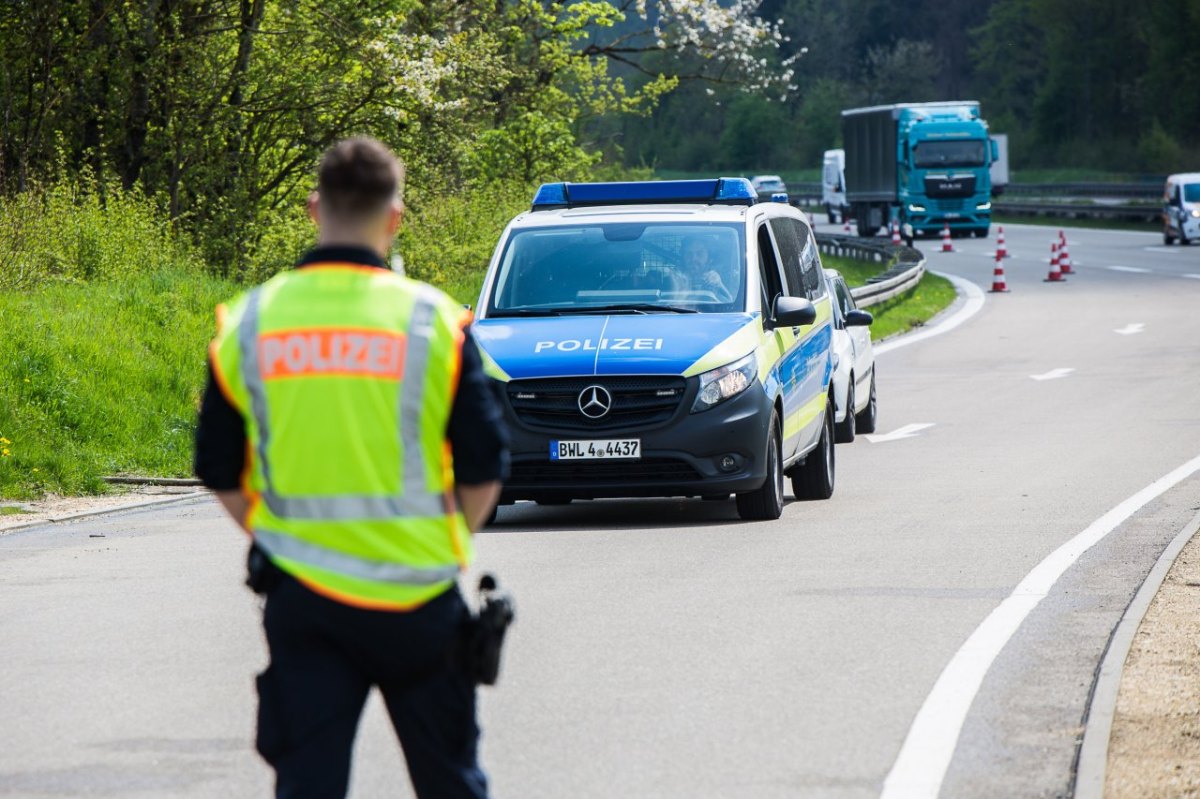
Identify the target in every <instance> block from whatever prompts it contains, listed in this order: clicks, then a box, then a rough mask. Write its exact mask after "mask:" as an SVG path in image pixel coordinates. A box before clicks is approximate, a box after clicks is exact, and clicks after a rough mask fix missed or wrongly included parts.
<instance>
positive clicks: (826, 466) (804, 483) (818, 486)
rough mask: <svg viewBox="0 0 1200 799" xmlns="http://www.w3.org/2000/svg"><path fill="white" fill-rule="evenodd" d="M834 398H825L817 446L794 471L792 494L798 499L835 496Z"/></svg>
mask: <svg viewBox="0 0 1200 799" xmlns="http://www.w3.org/2000/svg"><path fill="white" fill-rule="evenodd" d="M833 413H834V411H833V398H832V397H826V398H825V418H824V420H823V423H822V430H821V438H820V440H819V441H817V446H816V447H814V448H813V450H812V452H809V453H808V455H807V456H806V457H805V458H804V463H802V464H801V465H799V466H797V467H796V468H795V469H794V470H793V471H792V494H794V495H795V497H796V499H801V500H808V499H829V498H830V497H831V496H833V485H834V466H835V461H834V454H833V435H834V433H833Z"/></svg>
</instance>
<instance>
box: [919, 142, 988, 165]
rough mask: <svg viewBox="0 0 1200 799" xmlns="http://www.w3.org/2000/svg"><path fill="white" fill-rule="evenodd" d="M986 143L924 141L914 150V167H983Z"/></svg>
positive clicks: (985, 161)
mask: <svg viewBox="0 0 1200 799" xmlns="http://www.w3.org/2000/svg"><path fill="white" fill-rule="evenodd" d="M984 144H985V142H983V141H980V140H978V139H972V140H969V141H923V142H920V143H919V144H914V145H913V148H912V158H913V166H914V167H916V168H917V169H931V168H932V169H936V168H938V167H951V166H983V165H984V164H985V163H987V160H986V158H985V156H986V153H987V151H986V149H985V147H984Z"/></svg>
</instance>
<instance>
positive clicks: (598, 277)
mask: <svg viewBox="0 0 1200 799" xmlns="http://www.w3.org/2000/svg"><path fill="white" fill-rule="evenodd" d="M745 261H746V245H745V240H744V232H743V230H742V225H740V224H728V223H699V222H691V223H649V224H643V223H632V222H621V223H615V224H583V225H572V226H561V227H558V226H556V227H544V228H526V229H522V230H517V231H515V232H513V234H512V235H511V236H510V237H509V239H508V242H507V243H506V244H505V247H504V252H503V254H502V255H501V256H500V265H499V267H498V269H497V271H496V279H495V282H494V284H493V287H492V291H491V295H490V297H489V300H488V315H489V316H559V315H566V314H571V313H608V312H614V313H621V312H625V313H724V312H729V311H739V310H742V308H743V306H744V304H745V303H744V297H745V292H746V279H745V276H746V269H745Z"/></svg>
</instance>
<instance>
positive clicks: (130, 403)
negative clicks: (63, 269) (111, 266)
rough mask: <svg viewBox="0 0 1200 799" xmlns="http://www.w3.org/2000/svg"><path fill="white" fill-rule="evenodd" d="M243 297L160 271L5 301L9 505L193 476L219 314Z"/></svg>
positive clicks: (0, 322)
mask: <svg viewBox="0 0 1200 799" xmlns="http://www.w3.org/2000/svg"><path fill="white" fill-rule="evenodd" d="M236 291H237V287H236V286H235V285H234V284H232V283H230V282H228V281H224V280H219V279H217V278H213V277H208V276H205V275H203V274H197V273H195V272H181V271H162V272H157V273H152V274H137V275H133V276H130V277H128V278H126V279H124V280H121V281H119V282H109V281H104V282H96V283H68V284H58V283H49V284H46V285H43V286H39V287H37V288H34V289H30V290H28V291H25V292H20V293H2V294H0V439H2V440H0V445H2V446H3V449H0V497H3V498H5V499H24V498H33V497H38V496H41V495H43V494H44V493H46V492H55V493H64V494H91V493H102V492H103V491H104V490H105V486H104V483H103V482H102V481H101V479H100V478H101V476H102V475H104V474H110V473H114V472H136V473H144V474H155V475H175V476H185V475H188V474H190V472H191V458H192V435H193V429H194V427H195V418H196V408H197V403H198V399H199V392H200V389H201V387H202V385H203V380H204V369H205V347H206V344H207V342H208V340H209V339H210V338H211V337H212V334H213V324H214V323H213V308H214V306H215V305H216V303H217V302H219V301H221V300H224V299H227V298H229V297H230V296H232V295H233V294H234V293H236ZM5 453H7V454H5Z"/></svg>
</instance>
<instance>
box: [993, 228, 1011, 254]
mask: <svg viewBox="0 0 1200 799" xmlns="http://www.w3.org/2000/svg"><path fill="white" fill-rule="evenodd" d="M996 257H997V258H1007V257H1008V247H1006V246H1004V225H1000V226H999V227H997V228H996Z"/></svg>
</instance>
